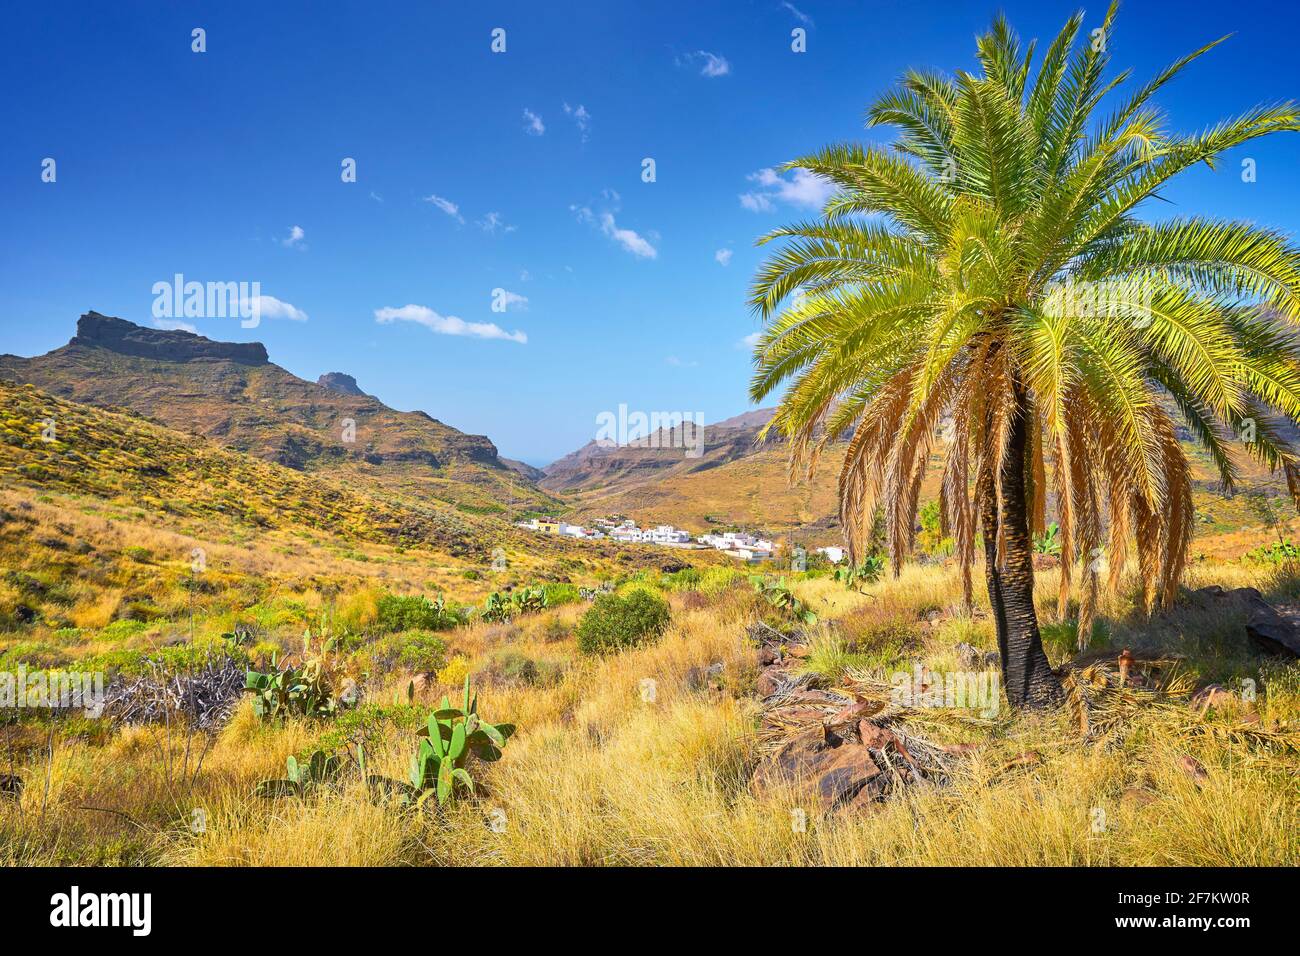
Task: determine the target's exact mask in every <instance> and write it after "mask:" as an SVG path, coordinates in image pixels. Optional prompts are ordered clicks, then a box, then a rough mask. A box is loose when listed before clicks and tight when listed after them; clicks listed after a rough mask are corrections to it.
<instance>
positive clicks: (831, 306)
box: [751, 5, 1300, 707]
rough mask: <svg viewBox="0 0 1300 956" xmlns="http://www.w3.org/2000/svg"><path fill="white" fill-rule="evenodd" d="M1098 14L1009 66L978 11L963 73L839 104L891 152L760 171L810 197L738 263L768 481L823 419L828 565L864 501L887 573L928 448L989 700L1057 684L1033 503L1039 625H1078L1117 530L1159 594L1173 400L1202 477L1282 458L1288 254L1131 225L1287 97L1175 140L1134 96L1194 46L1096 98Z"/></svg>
mask: <svg viewBox="0 0 1300 956" xmlns="http://www.w3.org/2000/svg"><path fill="white" fill-rule="evenodd" d="M1115 12H1116V7H1115V6H1114V5H1113V6H1111V8H1110V10H1109V11H1108V12H1107V14H1106V17H1105V19H1104V20H1103V21H1102V24H1101V26H1100V27H1099V28H1098V29H1096V30H1093V31H1090V33H1089V34H1088V35H1086V36H1084V37H1080V31H1081V29H1082V27H1083V15H1082V13H1080V14H1076V15H1075V16H1074V17H1073V18H1071V19H1070V20H1069V22H1068V23H1066V25H1065V28H1064V29H1063V30H1062V31H1061V33H1060V35H1059V36H1057V38H1056V39H1055V40H1054V41H1053V42H1052V44H1051V45H1050V46H1049V47H1048V48H1047V51H1046V53H1045V55H1044V57H1043V59H1042V63H1041V65H1039V66H1038V68H1037V71H1036V73H1035V74H1034V76H1033V77H1032V82H1031V76H1030V74H1031V72H1032V70H1031V67H1032V65H1033V60H1034V46H1035V44H1033V43H1030V44H1028V46H1027V47H1026V48H1023V49H1022V45H1021V42H1020V40H1019V38H1018V37H1017V36H1016V35H1015V33H1014V32H1013V31H1012V30H1011V29H1010V27H1009V26H1008V25H1007V23H1006V21H1005V20H1004V19H1002V18H1000V17H999V18H998V19H997V20H996V21H995V22H994V23H993V26H992V28H991V30H990V31H989V32H988V33H987V34H986V35H985V36H983V37H981V38H980V39H979V40H978V44H977V56H978V61H979V64H980V68H981V69H980V72H979V73H967V72H958V73H956V74H955V75H954V76H952V77H948V76H945V75H941V74H938V73H933V72H920V71H909V72H907V73H905V74H904V75H903V77H902V79H901V81H900V84H899V85H898V87H897V88H896V89H894V90H893V91H892V92H889V93H887V94H886V95H884V96H883V97H881V98H880V99H879V100H878V101H877V102H876V103H875V104H874V105H873V106H871V107H870V109H869V110H868V112H867V125H868V127H873V126H893V127H896V128H897V131H898V133H897V138H896V139H895V141H894V144H893V147H892V149H885V148H880V147H877V146H863V145H858V144H844V145H835V146H828V147H826V148H824V149H821V150H819V151H818V152H816V153H813V154H811V155H809V156H804V157H801V158H799V159H796V160H794V161H793V162H791V163H789V164H787V166H786V167H785V168H786V169H792V168H803V169H807V170H811V171H812V172H814V173H816V174H818V175H820V176H822V177H825V178H826V179H827V180H829V181H830V182H831V183H832V184H834V186H835V187H837V190H836V193H835V194H834V195H832V196H831V198H830V199H829V200H828V201H827V202H826V205H825V208H824V210H823V213H822V215H821V217H820V218H819V219H817V220H815V221H811V222H802V223H798V224H795V225H791V226H788V227H785V228H781V229H778V230H776V231H775V232H772V233H771V234H769V235H767V236H765V237H764V238H763V239H761V240H759V241H760V244H762V243H767V242H771V241H773V240H783V243H782V245H781V247H780V249H779V251H778V252H776V253H774V254H773V255H772V256H771V257H770V258H769V259H768V260H767V261H766V262H765V263H764V265H763V266H762V267H761V269H760V271H759V273H758V275H757V276H756V278H755V280H754V286H753V293H752V298H751V304H752V305H753V307H754V309H755V310H756V312H757V313H758V314H759V315H761V316H762V317H763V319H764V320H765V321H766V322H767V325H766V328H765V330H764V332H763V333H762V335H761V336H760V339H759V342H758V344H757V345H756V348H755V364H756V371H755V374H754V378H753V381H752V385H751V394H752V397H753V398H754V399H755V401H759V400H762V399H763V398H764V397H766V396H768V395H769V394H770V393H771V392H772V391H773V390H774V389H776V388H777V387H778V386H779V385H780V384H782V383H787V382H788V385H787V387H786V390H785V392H784V394H783V397H782V399H781V404H780V408H779V410H778V412H777V414H776V416H775V418H773V420H772V422H771V424H770V425H769V426H768V427H769V428H772V429H775V430H776V431H777V432H778V433H780V434H783V435H784V436H785V437H787V438H788V439H789V442H790V447H791V449H792V455H791V466H792V472H795V473H797V472H799V471H803V470H806V471H808V472H811V471H812V469H813V468H815V467H816V463H817V459H818V456H819V454H820V453H821V452H822V451H823V449H824V448H825V447H826V446H827V444H828V443H829V442H832V441H835V440H837V439H840V438H844V437H846V436H847V438H848V442H847V446H846V448H847V452H846V455H845V459H844V464H843V467H842V469H841V471H840V475H839V494H840V514H841V519H842V523H843V525H844V527H845V531H846V537H847V542H848V545H849V549H850V553H851V555H852V559H853V560H854V561H856V560H859V556H860V554H861V552H862V549H863V546H864V542H865V539H866V537H867V535H869V533H870V528H871V523H872V520H873V516H874V514H875V511H876V508H877V507H878V506H879V507H882V508H883V511H884V516H885V524H886V529H887V533H886V538H887V546H888V549H889V553H890V558H891V565H892V567H893V568H894V573H895V574H897V573H898V569H899V568H900V567H901V565H902V563H903V560H904V559H905V557H906V555H907V552H908V551H909V550H910V549H911V547H912V545H913V533H914V532H913V528H914V524H913V522H914V520H915V513H916V508H917V499H918V495H919V492H920V488H921V481H922V478H923V476H924V474H925V472H926V468H927V464H928V462H929V460H930V458H931V456H932V455H937V456H939V458H940V459H941V462H942V486H941V488H942V491H941V495H942V507H941V513H942V515H943V523H944V533H945V534H951V535H952V537H953V540H954V545H955V553H956V555H957V558H958V560H959V565H960V568H961V572H962V580H963V587H964V591H965V597H966V600H967V602H968V603H969V601H970V596H971V567H972V565H973V564H974V562H975V551H976V537H977V535H976V522H977V520H978V524H979V530H980V532H981V533H982V538H983V552H984V554H983V557H984V568H985V578H986V583H987V587H988V595H989V601H990V604H991V607H992V612H993V616H994V619H995V621H996V626H997V634H998V645H999V648H1000V650H1001V655H1002V671H1003V678H1004V686H1005V688H1006V692H1007V697H1008V700H1009V701H1010V703H1011V704H1012V706H1015V707H1041V706H1048V705H1052V704H1054V703H1056V702H1058V701H1059V700H1060V698H1061V687H1060V684H1059V683H1058V681H1057V679H1056V677H1055V676H1054V674H1053V673H1052V670H1051V668H1050V666H1049V664H1048V662H1047V658H1046V655H1045V654H1044V652H1043V647H1042V641H1041V638H1040V634H1039V629H1038V620H1037V615H1036V612H1035V609H1034V601H1033V564H1032V534H1033V533H1035V532H1041V531H1042V530H1043V527H1044V525H1045V522H1046V512H1047V506H1048V499H1049V496H1050V497H1052V498H1053V499H1054V503H1053V507H1054V510H1055V512H1056V518H1057V522H1058V523H1059V525H1060V540H1061V548H1062V551H1061V555H1062V560H1061V583H1060V594H1059V609H1058V613H1059V614H1060V615H1061V616H1062V617H1064V616H1065V615H1066V613H1067V605H1068V602H1069V600H1070V596H1071V594H1072V593H1073V588H1074V586H1075V583H1076V582H1077V583H1078V585H1079V597H1078V602H1079V606H1078V632H1079V636H1080V641H1081V642H1085V641H1086V636H1087V635H1088V634H1090V633H1091V629H1092V620H1093V616H1094V614H1095V608H1096V602H1097V593H1098V587H1099V582H1098V579H1099V577H1100V576H1103V575H1104V576H1105V577H1106V579H1107V583H1108V585H1109V586H1111V587H1114V586H1117V585H1118V583H1119V580H1120V575H1121V573H1122V571H1123V569H1124V566H1125V564H1126V561H1127V560H1128V557H1129V547H1130V540H1133V541H1135V542H1136V549H1135V553H1136V558H1137V562H1138V568H1139V570H1140V573H1141V580H1142V583H1143V585H1144V588H1145V599H1146V604H1147V607H1148V610H1150V609H1152V608H1154V607H1156V606H1159V605H1161V604H1164V603H1167V602H1169V601H1170V600H1172V598H1173V597H1174V596H1175V594H1176V590H1177V585H1178V580H1179V577H1180V575H1181V572H1182V570H1183V566H1184V562H1185V560H1186V556H1187V549H1188V544H1189V540H1190V537H1191V531H1192V519H1193V507H1192V489H1191V481H1190V476H1189V469H1188V462H1187V458H1186V456H1185V454H1184V452H1183V450H1182V448H1181V447H1180V445H1179V443H1178V440H1177V437H1176V432H1175V424H1174V420H1173V416H1174V415H1179V416H1181V417H1182V418H1183V419H1184V420H1185V421H1186V423H1187V425H1188V427H1189V428H1190V430H1191V433H1192V435H1193V436H1194V437H1195V439H1196V440H1197V441H1198V442H1199V443H1200V444H1201V446H1203V447H1204V448H1205V450H1206V451H1207V452H1208V453H1209V455H1210V457H1211V459H1212V460H1213V461H1214V463H1215V464H1216V465H1217V467H1218V471H1219V474H1220V477H1221V479H1222V481H1223V484H1224V486H1225V488H1227V489H1231V487H1232V486H1233V483H1234V481H1235V480H1236V479H1237V477H1238V467H1239V466H1238V464H1237V463H1236V460H1235V458H1234V453H1233V450H1232V446H1233V445H1234V444H1236V438H1237V437H1238V436H1240V437H1242V438H1246V437H1247V433H1249V438H1248V443H1247V444H1246V445H1245V447H1246V449H1247V450H1248V451H1249V453H1250V454H1252V455H1254V456H1255V457H1256V458H1257V459H1259V460H1260V461H1262V462H1264V463H1266V464H1267V465H1268V466H1270V467H1272V468H1273V469H1281V470H1282V471H1284V472H1285V474H1286V478H1287V482H1288V486H1289V488H1290V490H1291V493H1292V496H1293V497H1295V498H1297V501H1298V502H1300V455H1298V454H1297V451H1296V450H1295V449H1294V448H1292V447H1291V446H1290V445H1289V444H1288V443H1287V442H1286V440H1285V439H1284V438H1283V436H1282V434H1281V433H1280V431H1279V428H1278V420H1277V418H1276V417H1275V416H1276V415H1277V414H1279V413H1280V414H1283V415H1287V416H1291V417H1292V418H1295V417H1300V351H1298V349H1297V344H1296V342H1295V340H1294V339H1293V337H1292V335H1291V334H1290V327H1289V323H1296V322H1298V321H1300V252H1298V251H1297V249H1296V247H1295V246H1293V245H1289V244H1288V241H1287V239H1286V238H1285V237H1284V236H1282V235H1280V234H1279V233H1276V232H1271V231H1267V230H1264V229H1260V228H1255V227H1253V226H1251V225H1249V224H1246V223H1241V222H1233V221H1222V220H1213V219H1205V218H1199V217H1187V218H1179V219H1172V220H1167V221H1163V222H1159V223H1152V222H1144V221H1142V220H1141V219H1139V218H1138V212H1139V208H1140V207H1141V206H1142V204H1143V202H1144V201H1145V200H1148V199H1151V198H1155V197H1158V196H1159V191H1160V189H1161V188H1162V187H1163V186H1164V184H1165V183H1167V182H1168V181H1169V180H1170V179H1172V178H1173V177H1174V176H1175V175H1177V174H1178V173H1180V172H1182V171H1183V170H1185V169H1187V168H1189V167H1191V166H1194V165H1196V164H1198V163H1206V164H1207V165H1213V163H1214V161H1215V159H1216V157H1218V156H1220V154H1222V153H1223V152H1224V151H1225V150H1228V149H1231V148H1232V147H1234V146H1237V145H1239V144H1241V143H1245V142H1248V141H1250V140H1252V139H1255V138H1256V137H1259V136H1263V135H1265V134H1268V133H1272V132H1276V131H1281V130H1291V131H1295V130H1297V129H1298V128H1300V113H1298V111H1297V107H1296V105H1295V104H1293V103H1285V104H1282V105H1279V106H1266V107H1258V108H1256V109H1253V110H1251V111H1249V112H1247V113H1245V114H1243V115H1242V116H1240V117H1239V118H1237V119H1234V120H1231V121H1228V122H1223V123H1220V124H1218V125H1216V126H1213V127H1210V128H1208V129H1206V130H1203V131H1201V132H1198V133H1195V134H1193V135H1179V134H1176V133H1173V132H1169V131H1167V130H1166V129H1165V127H1164V124H1163V121H1162V116H1161V114H1160V113H1159V112H1158V111H1157V110H1156V109H1155V108H1154V107H1153V106H1152V105H1151V104H1152V97H1153V96H1154V94H1156V93H1157V92H1158V91H1159V90H1160V89H1161V87H1163V86H1164V85H1165V84H1166V83H1167V82H1169V81H1170V80H1171V79H1172V78H1173V77H1174V76H1175V75H1177V74H1178V73H1179V72H1180V71H1181V70H1182V69H1183V68H1184V67H1185V66H1187V65H1188V64H1189V63H1190V62H1191V61H1193V60H1194V59H1196V58H1197V57H1199V56H1201V55H1202V54H1204V53H1206V52H1207V51H1208V50H1210V49H1211V48H1213V47H1214V46H1216V45H1217V44H1218V43H1219V42H1222V41H1215V42H1214V43H1209V44H1207V45H1206V46H1204V47H1202V48H1201V49H1199V50H1197V51H1196V52H1194V53H1192V54H1190V55H1188V56H1185V57H1183V58H1182V59H1180V60H1178V61H1177V62H1175V63H1173V64H1172V65H1170V66H1169V67H1168V68H1166V69H1165V70H1162V71H1161V72H1160V73H1159V74H1157V75H1156V76H1155V77H1154V78H1153V79H1152V80H1150V81H1149V82H1148V83H1146V84H1145V85H1143V86H1141V87H1139V88H1137V89H1136V90H1134V91H1132V92H1131V93H1129V94H1128V95H1127V97H1123V98H1121V99H1119V101H1118V102H1117V103H1116V104H1115V105H1114V106H1113V107H1112V108H1111V109H1110V111H1109V112H1108V113H1106V114H1104V115H1103V114H1102V113H1100V112H1099V110H1100V107H1101V103H1102V101H1103V99H1108V97H1109V94H1112V93H1116V94H1117V96H1118V93H1117V88H1118V87H1119V86H1120V85H1121V84H1122V83H1123V81H1124V80H1125V79H1126V78H1127V75H1128V74H1127V72H1125V73H1121V74H1119V75H1118V76H1117V77H1115V78H1114V79H1110V80H1106V79H1105V78H1104V76H1105V71H1106V66H1107V62H1108V57H1107V54H1106V46H1107V44H1108V42H1109V41H1110V39H1111V37H1112V29H1113V25H1114V19H1115Z"/></svg>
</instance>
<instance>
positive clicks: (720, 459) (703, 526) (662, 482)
mask: <svg viewBox="0 0 1300 956" xmlns="http://www.w3.org/2000/svg"><path fill="white" fill-rule="evenodd" d="M775 413H776V409H774V408H757V409H753V410H751V411H748V412H744V413H743V414H740V415H736V416H734V417H732V418H727V419H724V420H722V421H720V422H715V423H714V424H712V425H709V424H706V425H705V426H704V427H703V430H702V440H700V441H699V443H698V445H697V444H696V441H697V438H698V437H699V436H698V435H697V432H696V430H695V426H694V425H693V424H685V425H683V426H680V427H678V428H673V429H661V430H659V431H658V432H655V433H654V434H653V435H650V436H646V437H643V438H641V439H639V440H634V441H631V442H629V443H628V444H626V445H620V446H608V447H607V446H602V445H600V444H598V443H597V442H595V441H592V442H588V443H587V444H586V445H584V446H583V447H582V448H579V449H578V450H577V451H575V452H572V453H570V454H568V455H565V456H564V457H563V458H560V459H559V460H557V461H555V462H552V463H551V464H550V465H547V466H546V468H545V469H544V471H545V473H546V476H545V477H544V478H543V479H542V480H541V482H540V484H541V486H542V487H543V488H544V489H546V490H548V491H553V492H556V493H561V494H563V495H564V497H565V498H566V499H568V500H569V501H571V502H572V503H573V505H574V509H575V512H576V513H577V514H578V515H580V516H585V517H594V516H600V515H607V514H625V515H629V516H631V517H634V518H636V519H637V520H638V521H640V522H642V523H643V524H657V523H665V524H675V525H677V526H678V527H682V528H686V529H687V530H690V531H694V532H702V531H707V530H709V529H710V528H729V527H743V528H752V529H762V530H766V531H770V532H773V533H780V532H784V531H793V530H795V529H800V530H801V531H802V532H803V533H804V534H805V537H807V536H809V535H811V537H809V538H808V540H814V539H820V538H825V539H826V542H828V543H829V542H832V541H835V540H837V539H838V536H839V532H838V525H839V521H838V517H837V505H836V480H835V479H836V474H837V472H838V464H839V460H838V454H839V453H838V452H837V451H836V450H834V449H832V450H831V451H830V452H829V453H828V456H827V458H828V460H827V461H826V462H825V464H824V467H823V468H822V469H821V470H820V471H819V472H818V474H817V476H816V477H815V478H814V480H813V482H812V483H811V484H808V483H806V482H799V483H795V484H791V482H790V480H789V463H788V458H787V449H786V446H785V443H784V441H783V440H781V439H780V438H771V437H770V438H769V439H768V440H767V441H765V442H764V443H762V444H759V443H758V433H759V431H760V430H761V429H762V428H763V426H764V425H766V424H767V423H768V422H769V421H771V420H772V416H773V415H774V414H775ZM695 447H698V448H699V449H700V453H699V454H698V455H693V452H694V448H695ZM688 448H689V449H691V451H692V454H687V449H688Z"/></svg>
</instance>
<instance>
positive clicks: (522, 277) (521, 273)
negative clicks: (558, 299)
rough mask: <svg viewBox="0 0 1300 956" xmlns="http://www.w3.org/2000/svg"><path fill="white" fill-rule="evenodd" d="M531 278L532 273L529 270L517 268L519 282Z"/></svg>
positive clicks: (527, 280)
mask: <svg viewBox="0 0 1300 956" xmlns="http://www.w3.org/2000/svg"><path fill="white" fill-rule="evenodd" d="M532 278H533V274H532V273H531V272H529V271H528V270H527V269H520V270H519V281H520V282H529V281H531V280H532Z"/></svg>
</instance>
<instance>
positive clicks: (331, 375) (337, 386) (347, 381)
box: [316, 372, 366, 395]
mask: <svg viewBox="0 0 1300 956" xmlns="http://www.w3.org/2000/svg"><path fill="white" fill-rule="evenodd" d="M316 384H317V385H320V386H322V387H324V388H328V389H329V390H330V391H332V392H339V393H341V394H343V395H365V394H366V393H365V392H363V391H361V388H360V386H358V385H357V380H356V379H355V378H353V377H352V376H351V375H347V374H345V373H343V372H326V373H325V374H324V375H322V376H321V377H320V378H318V379H316Z"/></svg>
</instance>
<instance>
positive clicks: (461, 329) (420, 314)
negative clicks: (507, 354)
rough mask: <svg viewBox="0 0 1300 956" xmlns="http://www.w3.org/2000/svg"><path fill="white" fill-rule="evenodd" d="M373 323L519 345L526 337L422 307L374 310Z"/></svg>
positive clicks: (515, 332) (408, 306) (405, 306)
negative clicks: (409, 324) (410, 324)
mask: <svg viewBox="0 0 1300 956" xmlns="http://www.w3.org/2000/svg"><path fill="white" fill-rule="evenodd" d="M375 321H376V322H378V323H379V324H380V325H388V324H389V323H391V322H414V323H416V324H417V325H423V326H424V327H425V328H427V329H429V330H430V331H431V332H436V333H437V334H439V335H463V336H468V337H469V338H474V339H504V340H506V341H510V342H518V343H520V344H521V345H522V344H524V343H526V342H527V341H528V336H527V335H525V334H524V333H523V332H520V331H518V330H516V331H514V332H507V331H506V330H505V329H503V328H501V326H499V325H496V324H495V323H493V322H466V321H465V320H464V319H459V318H457V317H456V316H454V315H439V314H438V313H437V312H435V311H433V309H430V308H426V307H425V306H422V305H404V306H402V307H401V308H400V309H394V308H390V307H388V306H385V307H384V308H382V309H375Z"/></svg>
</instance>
